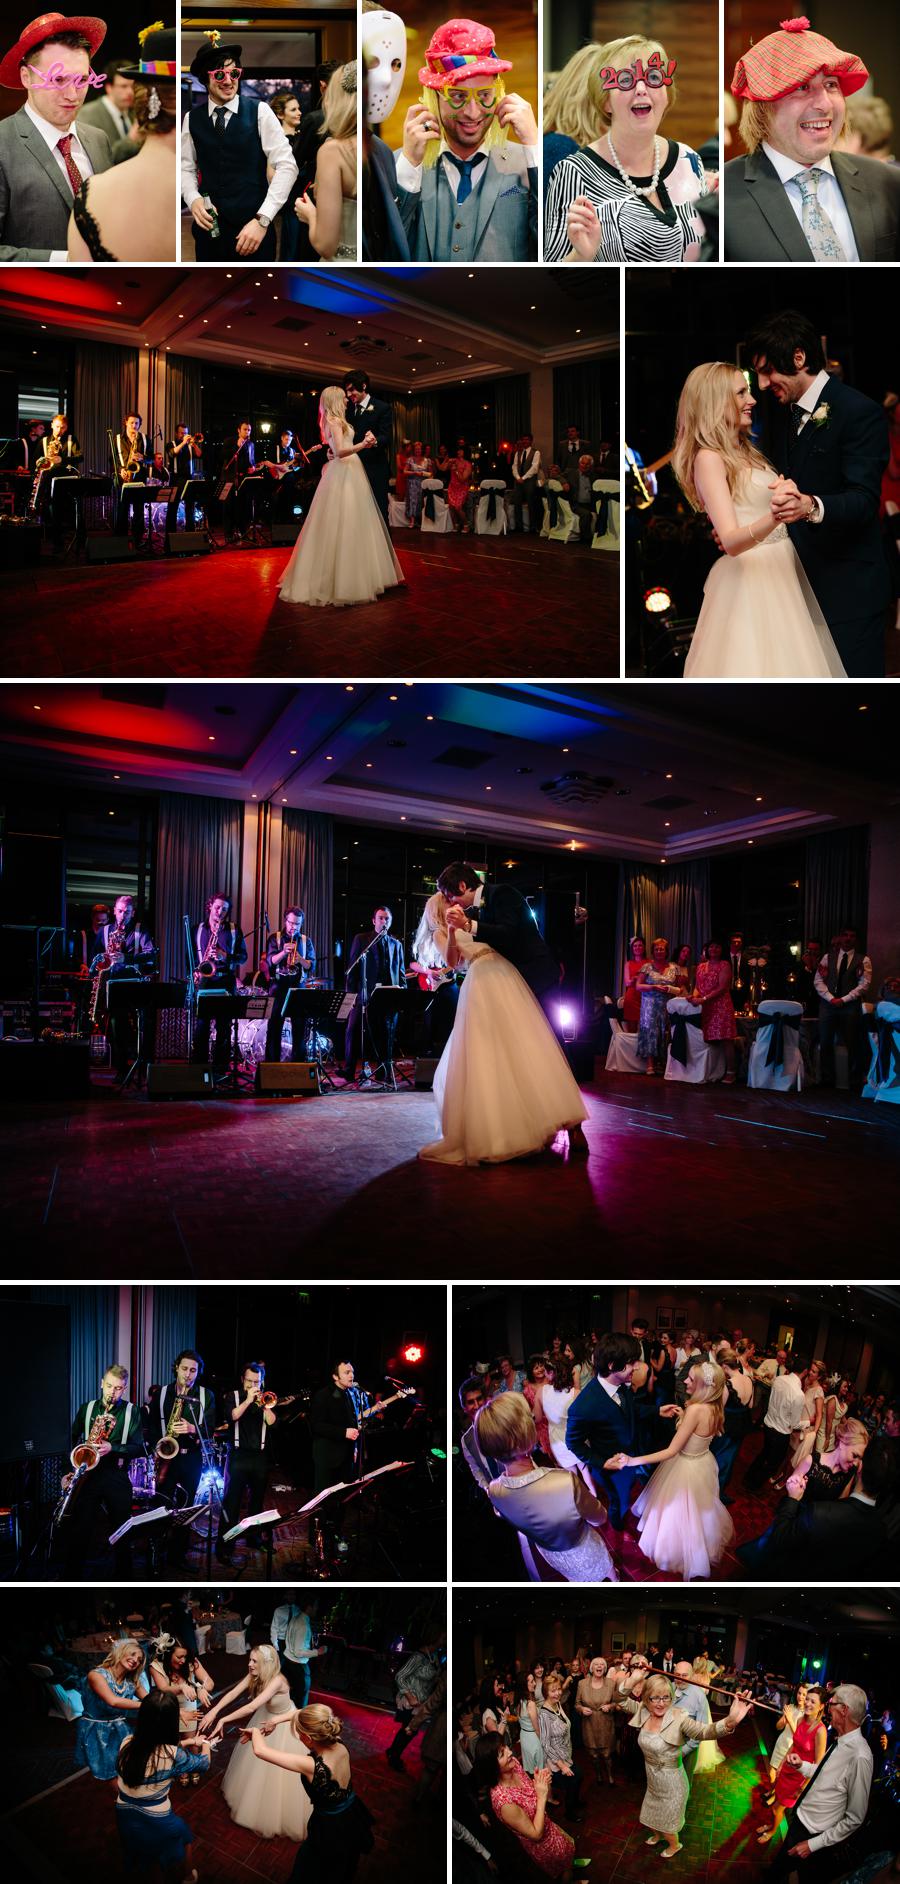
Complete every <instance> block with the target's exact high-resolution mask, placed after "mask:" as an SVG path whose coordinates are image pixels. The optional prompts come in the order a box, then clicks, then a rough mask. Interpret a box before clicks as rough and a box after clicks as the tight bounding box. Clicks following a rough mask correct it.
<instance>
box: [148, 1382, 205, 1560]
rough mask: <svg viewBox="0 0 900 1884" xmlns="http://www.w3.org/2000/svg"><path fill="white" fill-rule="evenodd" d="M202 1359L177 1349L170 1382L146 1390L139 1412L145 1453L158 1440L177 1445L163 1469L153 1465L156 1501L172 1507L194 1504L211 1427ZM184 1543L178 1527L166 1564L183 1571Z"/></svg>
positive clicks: (182, 1530) (186, 1539)
mask: <svg viewBox="0 0 900 1884" xmlns="http://www.w3.org/2000/svg"><path fill="white" fill-rule="evenodd" d="M202 1373H203V1358H202V1356H201V1355H199V1354H197V1353H196V1352H195V1350H194V1349H193V1348H182V1350H181V1353H180V1354H176V1356H175V1359H174V1361H173V1363H172V1378H171V1380H170V1381H169V1382H168V1383H167V1384H165V1385H163V1384H159V1385H156V1386H153V1387H151V1388H150V1391H149V1393H148V1395H147V1403H146V1405H145V1406H144V1408H143V1409H142V1418H143V1428H144V1439H145V1441H146V1444H147V1449H148V1451H149V1452H155V1450H156V1447H157V1446H158V1444H159V1442H160V1440H161V1439H166V1438H172V1439H177V1441H178V1452H177V1454H176V1456H175V1457H174V1458H173V1459H171V1460H170V1461H169V1463H168V1464H167V1465H165V1466H164V1467H163V1466H160V1465H157V1473H156V1483H157V1489H158V1490H159V1491H160V1493H161V1495H162V1496H163V1497H165V1498H167V1499H168V1500H169V1502H170V1503H171V1504H174V1505H175V1506H183V1505H192V1504H194V1503H195V1502H196V1498H197V1487H198V1485H199V1483H200V1479H201V1477H202V1474H203V1445H202V1440H203V1439H204V1438H205V1437H207V1436H208V1435H209V1434H210V1433H211V1432H212V1429H213V1426H214V1424H215V1413H216V1404H215V1395H214V1394H212V1393H211V1392H210V1391H209V1389H208V1388H207V1387H203V1386H201V1385H200V1384H199V1382H200V1377H201V1375H202ZM189 1542H190V1535H189V1532H188V1531H187V1530H186V1529H185V1528H184V1527H183V1526H182V1527H180V1528H178V1529H176V1530H173V1531H172V1533H171V1539H170V1545H169V1561H170V1563H171V1564H172V1565H173V1566H180V1565H183V1564H184V1562H185V1559H186V1557H187V1552H188V1545H189Z"/></svg>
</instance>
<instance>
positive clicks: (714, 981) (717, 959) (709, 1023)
mask: <svg viewBox="0 0 900 1884" xmlns="http://www.w3.org/2000/svg"><path fill="white" fill-rule="evenodd" d="M691 1000H692V1001H695V1002H696V1003H697V1004H698V1005H699V1006H700V1007H702V1009H703V1038H704V1040H716V1041H718V1042H719V1044H720V1045H721V1046H723V1047H724V1049H725V1080H724V1084H725V1085H726V1086H733V1085H734V1043H735V1040H736V1039H737V1025H736V1022H735V1018H734V1002H733V1001H732V999H731V963H730V962H723V960H722V944H721V942H707V944H706V960H705V961H702V962H698V963H697V982H696V986H695V988H694V992H693V994H692V995H691Z"/></svg>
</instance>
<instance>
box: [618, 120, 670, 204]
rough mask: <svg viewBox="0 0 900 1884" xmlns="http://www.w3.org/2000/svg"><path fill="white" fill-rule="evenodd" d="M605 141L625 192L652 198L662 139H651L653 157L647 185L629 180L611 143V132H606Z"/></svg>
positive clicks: (660, 158) (656, 182)
mask: <svg viewBox="0 0 900 1884" xmlns="http://www.w3.org/2000/svg"><path fill="white" fill-rule="evenodd" d="M606 141H607V144H608V145H609V148H610V154H611V156H612V160H613V163H614V164H615V166H616V169H617V170H618V172H619V175H620V177H621V179H622V182H623V183H624V185H625V188H626V190H630V191H631V194H632V196H652V195H653V193H654V191H655V189H656V186H657V184H658V182H659V170H660V164H661V163H662V138H659V137H655V138H654V139H653V156H654V164H653V175H652V177H651V178H650V182H649V183H647V184H641V183H635V182H634V180H633V178H631V177H630V176H629V175H628V171H627V170H626V169H625V166H624V164H623V163H621V161H620V159H619V156H618V153H617V151H616V147H615V144H614V143H613V141H612V132H611V131H607V133H606Z"/></svg>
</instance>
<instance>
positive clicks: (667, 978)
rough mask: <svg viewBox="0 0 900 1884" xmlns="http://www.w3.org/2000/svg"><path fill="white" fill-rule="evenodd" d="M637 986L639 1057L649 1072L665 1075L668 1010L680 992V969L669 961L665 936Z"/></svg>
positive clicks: (653, 948)
mask: <svg viewBox="0 0 900 1884" xmlns="http://www.w3.org/2000/svg"><path fill="white" fill-rule="evenodd" d="M636 985H637V987H638V989H639V991H640V996H641V1017H640V1023H639V1026H638V1037H637V1050H638V1055H639V1057H640V1058H641V1059H642V1060H646V1061H647V1072H648V1073H662V1072H663V1071H664V1070H665V1064H666V1038H667V1025H666V1023H667V1020H668V1015H667V1012H666V1007H667V1003H668V1002H669V1001H671V1000H672V999H673V997H674V996H675V995H676V994H678V992H679V986H678V970H677V968H676V966H675V963H674V962H670V960H669V944H668V942H667V941H666V938H665V936H661V935H659V936H657V938H656V940H655V942H654V943H653V944H652V946H651V949H650V960H649V962H645V963H644V965H643V967H642V969H641V972H640V974H639V975H638V977H637V984H636Z"/></svg>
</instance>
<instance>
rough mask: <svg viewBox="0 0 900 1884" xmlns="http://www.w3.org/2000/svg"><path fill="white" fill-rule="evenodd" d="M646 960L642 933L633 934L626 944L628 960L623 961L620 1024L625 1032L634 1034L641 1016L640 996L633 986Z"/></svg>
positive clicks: (645, 948)
mask: <svg viewBox="0 0 900 1884" xmlns="http://www.w3.org/2000/svg"><path fill="white" fill-rule="evenodd" d="M646 960H647V947H646V943H645V942H644V938H643V936H642V935H633V936H632V938H631V941H630V942H629V944H628V960H627V962H626V963H625V999H624V1001H623V1002H622V1026H623V1027H624V1029H625V1032H626V1034H636V1033H637V1030H638V1022H639V1021H640V1018H641V997H640V992H639V990H638V988H637V987H636V986H635V983H636V981H637V978H638V975H639V974H640V972H641V969H642V968H643V966H644V963H645V962H646Z"/></svg>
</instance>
